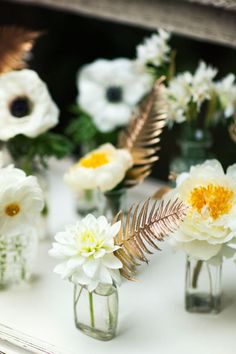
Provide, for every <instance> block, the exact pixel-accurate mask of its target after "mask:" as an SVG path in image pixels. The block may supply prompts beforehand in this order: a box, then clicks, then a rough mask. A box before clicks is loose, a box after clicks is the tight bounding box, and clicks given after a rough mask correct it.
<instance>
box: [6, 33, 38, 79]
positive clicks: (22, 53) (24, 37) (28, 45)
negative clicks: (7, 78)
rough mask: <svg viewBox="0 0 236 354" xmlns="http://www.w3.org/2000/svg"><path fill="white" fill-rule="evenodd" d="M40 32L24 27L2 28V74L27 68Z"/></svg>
mask: <svg viewBox="0 0 236 354" xmlns="http://www.w3.org/2000/svg"><path fill="white" fill-rule="evenodd" d="M39 35H40V32H36V31H29V30H27V29H25V28H22V27H16V26H4V27H1V28H0V73H5V72H8V71H12V70H17V69H22V68H25V67H26V61H25V60H26V56H27V54H28V53H29V52H30V51H31V49H32V47H33V45H34V42H35V40H36V39H37V38H38V36H39Z"/></svg>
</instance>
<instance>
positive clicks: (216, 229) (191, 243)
mask: <svg viewBox="0 0 236 354" xmlns="http://www.w3.org/2000/svg"><path fill="white" fill-rule="evenodd" d="M174 193H175V194H176V196H178V197H179V198H180V199H181V200H182V201H183V202H184V203H185V204H186V205H189V206H190V209H189V212H188V214H187V216H186V218H185V219H184V222H183V223H182V224H181V225H180V227H179V229H178V230H177V231H176V232H175V233H174V234H173V236H174V240H175V242H176V244H177V246H179V247H181V248H183V249H184V250H185V251H186V253H187V254H188V255H190V256H192V257H194V258H197V259H202V260H209V259H211V258H212V257H214V256H216V255H217V254H219V252H222V250H223V246H224V245H225V244H226V243H229V242H232V241H233V238H234V237H236V164H234V165H232V166H230V167H229V168H228V169H227V172H226V174H225V173H224V170H223V168H222V166H221V164H220V163H219V162H218V161H217V160H208V161H206V162H205V163H203V164H202V165H197V166H194V167H192V168H191V169H190V172H189V173H182V174H180V175H179V177H178V178H177V187H176V189H175V190H174Z"/></svg>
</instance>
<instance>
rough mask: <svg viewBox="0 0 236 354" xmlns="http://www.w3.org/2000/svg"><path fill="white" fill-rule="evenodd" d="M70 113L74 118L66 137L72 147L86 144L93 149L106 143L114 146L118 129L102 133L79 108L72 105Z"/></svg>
mask: <svg viewBox="0 0 236 354" xmlns="http://www.w3.org/2000/svg"><path fill="white" fill-rule="evenodd" d="M70 111H71V112H72V113H73V114H74V117H73V119H72V120H71V122H70V123H69V125H68V127H67V129H66V135H67V136H68V137H69V138H70V139H71V140H72V142H73V144H74V146H79V145H80V144H86V145H87V146H89V147H90V148H91V149H93V148H95V147H97V146H99V145H101V144H104V143H107V142H109V143H111V144H113V145H116V143H117V137H118V133H119V129H116V130H115V131H112V132H108V133H102V132H100V131H99V130H98V129H97V127H96V126H95V124H94V123H93V120H92V118H91V116H90V115H88V114H87V113H86V112H84V111H83V110H82V109H81V108H80V107H79V106H77V105H73V106H72V107H71V109H70ZM89 150H90V149H89Z"/></svg>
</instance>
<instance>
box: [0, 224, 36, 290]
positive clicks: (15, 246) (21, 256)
mask: <svg viewBox="0 0 236 354" xmlns="http://www.w3.org/2000/svg"><path fill="white" fill-rule="evenodd" d="M37 245H38V239H37V234H36V232H35V231H34V230H31V229H30V230H27V231H26V232H25V233H23V234H20V233H19V234H16V235H10V234H9V235H0V287H1V288H5V287H7V286H10V285H14V284H20V283H24V282H25V281H28V280H29V278H30V276H31V273H32V266H33V262H34V259H35V256H36V251H37Z"/></svg>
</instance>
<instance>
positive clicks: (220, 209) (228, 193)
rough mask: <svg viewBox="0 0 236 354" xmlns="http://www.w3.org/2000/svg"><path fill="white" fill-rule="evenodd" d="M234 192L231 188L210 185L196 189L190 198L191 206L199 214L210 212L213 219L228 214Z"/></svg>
mask: <svg viewBox="0 0 236 354" xmlns="http://www.w3.org/2000/svg"><path fill="white" fill-rule="evenodd" d="M232 197H233V191H232V190H231V189H229V188H226V187H223V186H219V185H213V184H208V185H207V186H204V187H197V188H194V189H193V191H192V193H191V196H190V204H191V205H192V207H193V208H194V209H196V210H197V211H198V213H200V214H201V213H202V212H204V210H206V209H207V210H208V211H209V213H210V216H211V217H212V218H213V219H218V218H219V217H220V216H221V215H223V214H226V213H227V212H228V211H229V210H230V209H231V207H232Z"/></svg>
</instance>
